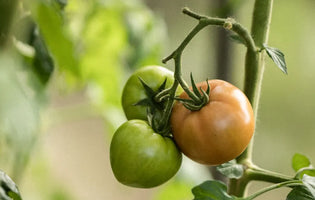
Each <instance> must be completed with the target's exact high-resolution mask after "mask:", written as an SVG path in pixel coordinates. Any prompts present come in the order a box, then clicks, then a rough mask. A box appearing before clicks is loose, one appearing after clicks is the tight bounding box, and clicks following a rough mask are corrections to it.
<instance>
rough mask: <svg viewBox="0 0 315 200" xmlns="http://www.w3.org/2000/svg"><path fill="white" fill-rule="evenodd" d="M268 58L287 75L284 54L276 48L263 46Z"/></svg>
mask: <svg viewBox="0 0 315 200" xmlns="http://www.w3.org/2000/svg"><path fill="white" fill-rule="evenodd" d="M264 48H265V49H266V52H267V54H268V56H269V57H270V58H271V59H272V60H273V62H274V63H275V64H276V65H277V66H278V67H279V69H281V71H282V72H283V73H285V74H288V71H287V64H286V63H285V59H284V54H283V53H282V52H281V51H280V50H279V49H277V48H274V47H268V46H267V45H264Z"/></svg>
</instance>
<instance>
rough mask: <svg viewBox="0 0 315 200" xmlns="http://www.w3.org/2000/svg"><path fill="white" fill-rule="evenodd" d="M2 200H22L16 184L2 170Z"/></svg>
mask: <svg viewBox="0 0 315 200" xmlns="http://www.w3.org/2000/svg"><path fill="white" fill-rule="evenodd" d="M0 199H4V200H7V199H8V200H12V199H13V200H22V198H21V195H20V192H19V190H18V188H17V186H16V184H15V183H14V182H13V181H12V179H11V178H10V177H9V176H8V175H7V174H6V173H4V172H3V171H2V170H0Z"/></svg>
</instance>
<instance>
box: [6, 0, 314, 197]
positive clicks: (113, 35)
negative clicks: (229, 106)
mask: <svg viewBox="0 0 315 200" xmlns="http://www.w3.org/2000/svg"><path fill="white" fill-rule="evenodd" d="M66 4H67V5H66ZM65 5H66V6H65ZM184 6H187V7H189V8H191V9H192V10H195V11H197V12H199V13H204V14H207V15H210V16H232V17H234V18H235V19H236V20H237V21H238V22H241V23H242V24H243V25H245V26H246V27H248V29H250V23H251V13H252V8H253V1H249V0H226V1H225V0H207V1H206V0H195V1H188V0H173V1H167V0H160V1H154V0H145V1H144V0H143V1H140V0H129V1H126V0H125V1H124V0H92V1H86V0H77V1H68V2H67V1H66V0H51V1H45V0H33V1H32V0H29V1H25V2H23V3H21V2H19V3H18V4H17V6H16V10H17V11H18V12H17V14H16V16H15V18H14V20H13V21H12V26H11V35H12V36H14V39H12V38H10V39H8V40H9V42H6V44H2V43H1V42H0V44H1V45H2V46H0V169H2V170H4V171H5V172H7V173H8V174H9V175H10V176H11V177H12V178H13V180H14V181H15V182H17V184H18V186H19V188H20V190H21V193H22V196H23V197H24V199H32V200H37V199H38V200H42V199H45V200H46V199H47V200H49V199H51V200H72V199H75V200H83V199H84V200H85V199H95V200H103V199H112V200H120V199H130V200H133V199H137V200H141V199H143V200H168V199H172V200H185V199H192V194H191V192H190V189H191V187H193V186H194V185H196V184H199V183H201V182H203V181H205V180H207V179H209V178H211V176H210V173H209V172H208V169H207V168H206V167H204V166H201V165H199V164H196V163H193V162H192V161H190V160H188V159H185V160H184V163H183V166H182V168H181V170H180V172H179V173H178V175H177V176H176V177H175V178H174V179H172V180H171V181H169V182H168V183H167V184H165V185H162V186H160V187H158V188H155V189H150V190H148V189H134V188H128V187H125V186H123V185H121V184H119V183H118V182H117V181H116V180H115V178H114V176H113V174H112V172H111V169H110V164H109V151H108V150H109V142H110V138H111V136H112V134H113V132H114V130H115V128H116V127H117V126H119V125H120V124H121V123H122V122H124V120H125V117H124V115H123V113H122V108H121V106H120V94H121V90H122V87H123V85H124V83H125V81H126V79H127V78H128V76H129V75H130V73H132V71H133V70H135V69H136V68H139V67H141V66H144V65H148V64H150V65H151V64H157V65H162V63H161V59H162V58H163V57H164V56H167V55H168V54H169V53H171V52H172V51H173V50H174V49H175V48H176V47H177V46H178V45H179V43H180V42H181V41H182V40H183V39H184V37H185V36H186V35H187V33H188V32H189V30H191V29H192V27H193V26H194V25H195V24H196V21H195V20H193V19H191V18H189V17H187V16H184V15H183V14H182V13H181V8H182V7H184ZM314 9H315V1H312V0H300V1H299V2H297V1H294V0H278V1H275V2H274V6H273V17H272V22H271V29H270V36H269V46H273V47H277V48H279V49H281V51H282V52H284V54H285V58H286V62H287V66H288V75H284V74H283V73H282V72H281V71H280V70H279V69H278V68H277V67H276V66H275V65H274V64H273V63H272V61H270V60H269V59H266V61H267V62H266V70H265V76H264V81H263V87H262V95H261V101H260V106H259V113H258V120H257V128H256V135H255V146H254V155H253V157H254V161H255V162H256V163H257V164H258V165H259V166H261V167H265V168H267V169H270V170H274V171H278V172H282V173H285V174H288V175H292V174H293V170H292V169H291V157H292V156H293V154H294V153H296V152H298V153H302V154H305V155H307V156H308V157H309V158H310V159H311V160H312V161H313V162H315V151H314V142H315V134H314V130H315V123H314V122H313V121H314V117H313V115H314V113H315V103H314V102H315V101H314V100H315V92H314V89H313V87H314V85H315V66H314V61H315V58H314V45H315V34H314V33H315V26H314V21H313V19H314V18H315V12H314ZM6 20H7V19H5V18H1V19H0V22H1V25H3V24H5V23H4V22H5V21H6ZM222 36H223V37H222ZM0 39H1V40H2V38H0ZM244 55H245V48H244V47H243V46H241V45H238V44H236V43H233V42H231V41H230V40H229V39H228V38H227V36H226V32H225V31H224V30H223V31H222V30H220V29H218V28H216V27H209V28H207V29H205V30H204V31H202V32H201V33H200V34H199V35H198V36H197V37H196V38H195V39H194V40H193V41H192V42H191V44H189V46H188V48H187V49H186V50H185V52H184V55H183V75H184V77H185V78H186V80H188V75H189V73H190V72H191V71H192V72H193V74H194V76H195V79H196V81H203V80H205V79H206V78H210V79H211V78H225V79H228V80H229V81H231V82H232V83H233V84H235V85H237V86H238V87H240V88H242V86H243V72H244ZM223 65H224V66H223ZM166 67H168V68H170V69H173V63H172V62H170V63H168V64H167V65H166ZM223 68H224V69H223ZM265 185H267V184H265V183H253V184H252V185H251V186H250V192H252V191H255V190H257V189H259V188H260V187H262V186H265ZM288 191H289V190H288V189H281V190H277V191H274V192H271V193H268V194H265V195H263V196H262V197H260V198H258V199H261V200H263V199H268V200H278V199H285V196H286V193H287V192H288Z"/></svg>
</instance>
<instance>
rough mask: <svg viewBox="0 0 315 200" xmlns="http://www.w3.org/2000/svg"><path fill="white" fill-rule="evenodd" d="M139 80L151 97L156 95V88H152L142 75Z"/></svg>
mask: <svg viewBox="0 0 315 200" xmlns="http://www.w3.org/2000/svg"><path fill="white" fill-rule="evenodd" d="M138 79H139V81H140V82H141V84H142V86H143V88H144V91H145V94H146V95H147V96H148V97H149V98H152V97H154V96H155V92H154V90H152V88H150V86H149V85H148V84H147V83H146V82H145V81H144V80H143V79H142V78H141V77H138Z"/></svg>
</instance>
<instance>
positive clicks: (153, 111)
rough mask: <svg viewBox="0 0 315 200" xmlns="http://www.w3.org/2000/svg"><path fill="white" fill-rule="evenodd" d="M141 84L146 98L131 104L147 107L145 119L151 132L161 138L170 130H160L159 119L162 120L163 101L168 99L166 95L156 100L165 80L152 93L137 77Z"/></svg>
mask: <svg viewBox="0 0 315 200" xmlns="http://www.w3.org/2000/svg"><path fill="white" fill-rule="evenodd" d="M138 78H139V81H140V82H141V84H142V86H143V88H144V91H145V94H146V96H147V97H146V98H144V99H141V100H140V101H138V102H137V103H135V104H133V105H134V106H145V107H147V119H148V123H149V125H150V126H151V127H152V128H153V130H154V131H155V132H157V133H159V134H161V135H163V136H167V134H169V133H170V128H167V129H166V128H165V127H164V128H163V130H159V129H160V127H161V126H160V123H161V119H162V118H163V113H164V110H165V101H166V100H167V99H168V98H167V97H168V96H167V95H166V96H163V97H161V98H159V100H158V101H157V100H156V97H157V95H159V94H161V92H162V91H164V90H165V86H166V81H167V78H165V80H164V81H163V83H162V84H161V85H160V86H159V88H158V89H157V90H156V91H154V90H153V89H152V88H151V87H150V86H149V85H148V84H147V83H146V82H145V81H144V80H143V79H142V78H141V77H138Z"/></svg>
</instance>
